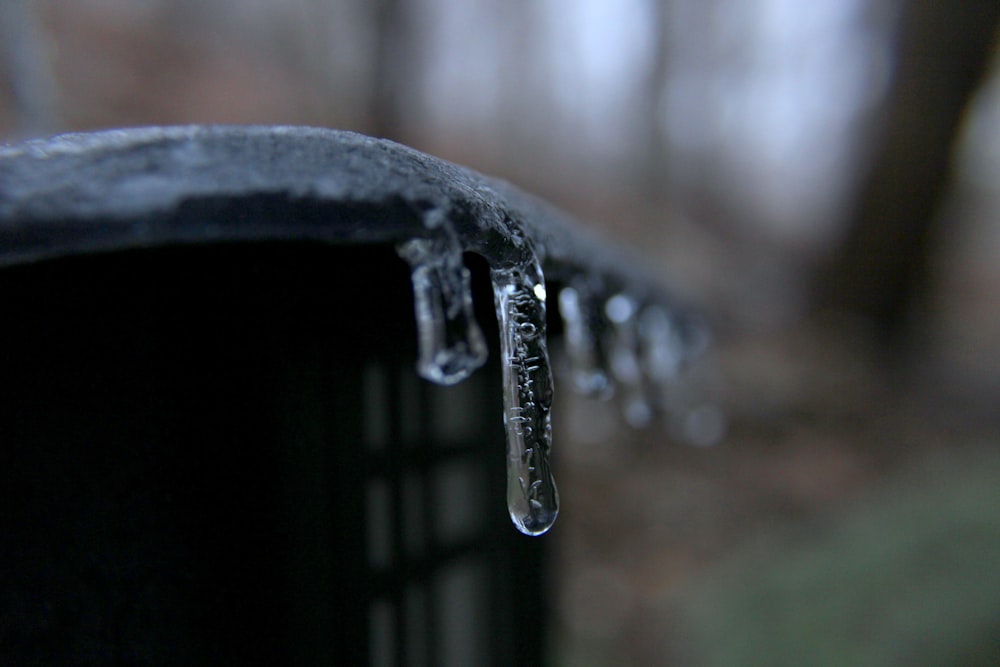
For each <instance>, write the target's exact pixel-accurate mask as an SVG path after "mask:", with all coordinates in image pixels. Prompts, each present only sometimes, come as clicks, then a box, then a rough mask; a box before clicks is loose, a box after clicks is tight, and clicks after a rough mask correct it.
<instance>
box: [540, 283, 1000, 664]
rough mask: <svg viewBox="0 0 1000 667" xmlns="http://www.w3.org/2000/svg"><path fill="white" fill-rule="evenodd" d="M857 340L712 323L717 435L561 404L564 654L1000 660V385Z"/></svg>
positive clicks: (744, 660) (595, 657)
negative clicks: (722, 430)
mask: <svg viewBox="0 0 1000 667" xmlns="http://www.w3.org/2000/svg"><path fill="white" fill-rule="evenodd" d="M993 296H994V298H1000V293H994V295H993ZM862 341H863V339H857V340H851V339H850V338H848V337H845V336H844V330H843V328H834V327H830V326H823V325H822V324H821V323H817V322H812V323H804V324H802V325H800V326H797V327H793V328H791V329H789V330H788V331H785V332H784V333H781V334H777V335H775V334H770V335H766V336H760V337H748V336H742V337H740V338H739V339H738V340H733V341H730V342H728V343H725V342H724V343H723V344H722V347H721V349H720V350H719V356H720V361H719V363H720V366H721V369H722V375H723V376H724V377H725V379H726V385H727V386H726V389H725V392H724V393H725V394H726V401H727V402H728V407H729V411H730V432H729V435H728V437H727V438H726V439H725V440H724V442H722V443H721V444H719V445H718V446H716V447H714V448H711V449H704V448H693V447H690V446H685V445H679V444H676V443H673V442H670V441H669V440H668V438H667V437H666V436H665V435H663V434H662V433H660V434H658V433H657V432H656V431H655V430H648V431H616V432H615V433H613V434H610V437H607V438H593V437H589V436H587V435H586V431H585V430H584V429H586V428H587V425H586V422H587V420H586V419H585V420H584V423H583V424H581V423H580V422H579V420H577V421H574V419H573V418H572V417H570V418H569V419H568V420H567V422H566V423H568V424H569V426H567V427H566V429H565V430H566V431H570V432H568V433H566V437H565V438H561V439H560V440H559V447H560V458H559V459H558V463H559V468H558V472H559V481H560V483H561V486H560V489H561V492H562V495H563V503H564V510H563V515H562V516H561V517H560V524H559V525H558V527H557V529H556V530H555V532H556V533H559V534H560V537H559V538H557V539H558V540H559V542H558V544H559V556H558V559H557V563H558V569H559V577H558V595H557V599H558V601H559V603H558V613H557V618H558V623H559V628H560V642H559V644H558V646H557V655H558V656H559V660H558V662H557V664H566V665H582V666H587V665H595V666H596V665H613V664H650V665H653V664H656V665H660V664H663V665H673V664H692V665H761V664H767V665H804V664H809V665H846V664H865V665H940V664H962V665H996V664H1000V568H997V567H996V564H997V563H1000V528H998V527H1000V413H998V412H997V411H996V407H995V406H996V404H997V399H998V397H1000V391H998V386H997V385H993V386H987V385H984V384H983V380H982V377H980V378H979V379H978V380H976V381H975V382H972V381H969V378H968V377H967V376H965V375H961V376H956V375H954V374H949V373H947V372H943V371H941V369H937V370H934V371H927V372H926V373H924V374H923V376H921V377H914V378H912V379H911V380H908V381H906V383H905V384H903V385H900V384H898V383H896V382H894V381H890V380H887V379H886V377H885V376H884V375H882V374H881V372H880V370H879V369H880V368H881V363H880V361H879V360H878V359H877V357H876V356H875V355H874V354H873V353H874V352H875V351H874V350H873V349H872V348H870V347H867V346H866V345H865V343H863V342H862ZM984 361H985V360H984ZM996 378H997V376H995V375H994V376H993V379H994V380H996ZM563 400H564V403H563V405H562V406H560V407H561V408H562V410H563V411H569V412H571V413H572V414H574V415H582V414H585V413H590V414H591V418H592V419H593V418H594V417H593V414H594V413H595V411H596V412H597V413H598V414H600V413H601V410H600V408H598V407H596V406H595V405H594V404H593V402H591V401H588V400H586V399H577V398H570V399H565V398H564V399H563ZM576 403H580V404H582V405H574V404H576ZM564 413H565V412H563V413H561V414H564ZM603 414H604V417H605V418H610V419H614V415H613V414H610V413H609V412H608V408H605V412H604V413H603ZM574 425H576V426H578V427H580V429H581V431H580V432H575V430H574ZM560 434H561V433H560V430H559V429H557V435H560Z"/></svg>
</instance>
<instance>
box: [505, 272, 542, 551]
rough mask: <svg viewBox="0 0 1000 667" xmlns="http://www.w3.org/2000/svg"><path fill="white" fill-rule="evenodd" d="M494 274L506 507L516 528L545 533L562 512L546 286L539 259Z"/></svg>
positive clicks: (533, 533)
mask: <svg viewBox="0 0 1000 667" xmlns="http://www.w3.org/2000/svg"><path fill="white" fill-rule="evenodd" d="M492 275H493V294H494V300H495V303H496V309H497V320H498V322H499V325H500V352H501V367H502V371H503V401H504V426H505V428H506V429H507V508H508V510H509V511H510V518H511V520H512V521H513V522H514V525H515V526H517V529H518V530H520V531H521V532H522V533H524V534H526V535H541V534H542V533H544V532H545V531H547V530H548V529H549V528H550V527H551V526H552V523H553V522H554V521H555V520H556V516H557V515H558V514H559V492H558V491H557V490H556V484H555V480H554V479H553V478H552V471H551V469H550V466H549V450H550V448H551V446H552V427H551V423H550V416H549V411H550V408H551V406H552V371H551V368H550V366H549V355H548V351H547V349H546V339H545V298H546V294H545V284H544V282H543V278H542V271H541V268H540V267H539V266H538V262H537V261H535V260H533V261H531V262H530V263H529V264H527V265H524V266H520V267H517V268H513V269H502V270H494V271H493V272H492Z"/></svg>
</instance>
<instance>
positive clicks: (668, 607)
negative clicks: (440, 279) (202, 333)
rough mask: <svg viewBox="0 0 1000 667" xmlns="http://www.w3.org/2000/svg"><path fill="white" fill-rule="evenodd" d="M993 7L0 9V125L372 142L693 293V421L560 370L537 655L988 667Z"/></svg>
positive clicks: (579, 0) (267, 1)
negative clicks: (676, 430) (434, 159)
mask: <svg viewBox="0 0 1000 667" xmlns="http://www.w3.org/2000/svg"><path fill="white" fill-rule="evenodd" d="M998 26H1000V3H996V2H995V0H968V1H965V2H956V3H941V2H935V1H934V0H815V1H813V2H798V1H796V0H617V1H615V2H612V1H611V0H574V1H572V2H571V1H570V0H534V1H533V2H523V1H520V0H513V1H511V0H508V1H501V0H466V1H459V0H411V1H409V2H404V1H403V0H374V1H372V0H197V1H195V0H173V1H169V0H34V1H32V0H3V2H2V3H0V139H2V140H4V141H13V140H18V139H23V138H28V137H32V136H42V135H47V134H51V133H55V132H60V131H68V130H89V129H96V128H104V127H118V126H131V125H148V124H179V123H266V124H307V125H319V126H326V127H336V128H341V129H351V130H356V131H359V132H364V133H367V134H372V135H375V136H381V137H387V138H391V139H394V140H397V141H400V142H402V143H405V144H408V145H411V146H413V147H415V148H418V149H420V150H423V151H426V152H429V153H432V154H434V155H437V156H439V157H443V158H446V159H449V160H452V161H455V162H458V163H460V164H463V165H466V166H470V167H472V168H474V169H477V170H479V171H482V172H485V173H488V174H490V175H495V176H500V177H503V178H506V179H508V180H510V181H512V182H514V183H515V184H517V185H518V186H520V187H521V188H523V189H525V190H527V191H529V192H533V193H536V194H539V195H542V196H544V197H546V198H548V199H550V200H552V201H554V202H555V203H557V204H558V205H560V206H561V207H563V208H565V209H567V210H568V211H570V212H572V213H574V214H576V215H577V216H578V217H579V218H580V219H581V220H582V221H583V222H584V224H586V225H587V226H589V227H592V228H593V229H595V230H597V231H599V232H600V233H603V234H604V235H606V236H607V237H609V238H610V239H612V240H614V241H616V242H619V243H621V244H625V245H628V246H633V247H635V248H636V249H637V253H638V254H639V255H641V256H642V257H643V258H644V259H645V261H646V262H647V264H648V266H649V268H650V271H652V272H653V273H654V274H655V275H656V276H657V277H659V278H661V279H662V280H663V281H665V283H666V284H668V285H669V286H671V287H672V288H673V290H674V291H675V292H677V293H678V294H679V295H680V296H681V297H682V298H683V299H685V300H687V301H688V302H689V303H692V304H694V305H695V306H696V307H698V308H699V309H700V310H701V311H702V312H704V313H705V314H706V316H707V317H708V319H709V320H710V321H711V322H712V323H713V327H714V330H715V334H716V345H715V352H714V355H713V358H712V359H711V360H710V362H709V363H708V364H707V366H709V371H707V372H706V377H705V378H702V379H701V381H702V382H703V383H704V384H705V385H706V386H707V387H708V389H707V390H708V391H711V392H714V394H715V395H717V396H718V398H719V400H721V401H722V402H723V403H724V404H725V406H726V411H727V415H728V434H727V435H726V437H725V438H724V439H723V440H722V441H721V442H719V443H718V444H717V446H715V447H713V448H704V447H692V446H690V445H684V444H680V443H676V442H674V441H673V440H672V439H671V437H670V436H669V434H668V432H667V430H665V429H661V428H657V427H655V426H654V427H653V428H649V429H645V430H634V429H631V428H629V427H628V426H627V425H625V424H624V423H623V422H622V420H621V419H620V418H619V416H618V411H617V410H616V408H615V405H614V402H613V401H611V402H607V403H601V402H595V401H590V400H586V399H581V398H576V397H573V396H571V395H568V394H569V392H568V391H562V392H559V396H558V399H557V401H558V405H557V406H556V409H557V412H556V416H555V418H554V421H555V428H556V438H557V440H556V447H557V449H558V452H557V457H558V458H557V473H558V478H559V481H560V488H561V492H562V495H563V513H562V517H561V518H560V520H559V523H558V524H557V526H556V528H555V529H554V530H553V531H552V533H551V534H550V535H548V536H546V537H545V538H543V539H546V540H550V542H551V547H552V549H553V551H554V554H553V556H554V558H553V562H552V574H553V577H552V583H553V597H552V600H553V604H552V609H551V614H552V627H553V628H554V633H553V637H552V654H553V661H554V662H555V664H565V665H584V666H587V665H595V666H596V665H612V664H614V665H618V664H649V665H661V664H662V665H671V664H693V665H701V664H705V665H739V664H748V665H749V664H758V665H759V664H770V665H803V664H830V665H844V664H868V665H903V664H906V665H914V664H925V665H940V664H963V665H998V664H1000V567H998V563H1000V455H998V445H1000V414H998V411H997V409H996V403H997V401H998V398H1000V305H998V303H1000V223H998V216H1000V79H998V77H997V74H996V72H997V60H998V56H997V49H996V45H997V35H998ZM498 414H499V413H498Z"/></svg>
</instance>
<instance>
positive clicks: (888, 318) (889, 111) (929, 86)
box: [818, 0, 1000, 352]
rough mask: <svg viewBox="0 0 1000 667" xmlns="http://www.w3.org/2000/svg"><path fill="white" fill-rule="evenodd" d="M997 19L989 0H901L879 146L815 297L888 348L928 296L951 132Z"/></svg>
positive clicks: (980, 74) (901, 343) (977, 79)
mask: <svg viewBox="0 0 1000 667" xmlns="http://www.w3.org/2000/svg"><path fill="white" fill-rule="evenodd" d="M998 23H1000V2H997V0H962V1H961V2H942V1H941V0H907V1H906V2H904V6H903V13H902V17H901V23H900V26H899V32H898V38H897V50H896V57H897V66H896V73H895V79H894V81H893V83H892V87H891V89H890V92H889V95H888V99H887V101H886V106H885V111H884V115H883V118H882V121H883V123H884V130H883V132H884V134H883V135H882V144H881V145H880V146H879V147H878V148H877V149H876V152H875V156H874V162H873V166H872V169H871V172H870V173H869V174H868V176H867V181H866V182H865V183H864V185H863V187H862V188H861V190H860V192H859V196H858V200H857V202H856V204H855V208H854V214H853V220H852V222H851V225H850V227H849V229H848V232H847V235H846V238H845V240H844V242H843V244H842V246H841V247H840V248H839V249H838V250H837V251H836V252H835V253H834V256H833V257H832V258H831V261H830V263H829V265H828V267H827V272H826V274H825V276H824V277H823V285H822V290H823V291H822V293H821V295H820V299H819V301H820V303H819V304H818V305H819V306H820V307H824V308H828V309H834V310H839V311H842V312H847V313H850V314H853V315H857V316H860V317H861V318H862V319H864V320H866V321H868V322H870V323H871V324H873V325H874V330H875V332H876V333H877V335H879V336H880V337H881V342H882V343H883V344H885V345H887V346H889V347H890V348H892V349H895V350H897V351H902V352H905V351H906V350H905V348H906V345H907V344H908V343H909V342H910V341H909V340H908V339H909V338H910V337H911V336H912V335H913V334H914V333H915V331H914V325H916V324H918V320H919V316H920V315H921V313H922V306H923V304H924V302H925V300H926V298H927V294H928V291H929V287H930V285H929V283H930V275H929V274H930V266H931V259H932V256H933V253H934V252H935V250H936V247H935V246H936V241H937V240H938V230H937V229H936V228H935V227H936V225H937V223H938V221H939V212H940V211H939V209H940V205H941V203H942V200H943V199H944V196H945V195H946V193H947V189H948V186H949V184H950V179H951V177H952V171H953V170H952V163H953V151H954V148H955V144H956V139H957V137H958V136H959V132H960V129H961V125H962V120H963V117H964V114H965V111H966V109H967V107H968V106H969V102H970V100H971V98H972V97H973V95H974V93H975V92H976V90H977V88H978V86H979V84H980V83H981V81H982V80H983V79H984V75H985V73H986V71H987V69H988V66H989V64H990V61H991V56H992V54H993V50H994V44H995V39H996V32H997V26H998Z"/></svg>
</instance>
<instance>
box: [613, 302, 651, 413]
mask: <svg viewBox="0 0 1000 667" xmlns="http://www.w3.org/2000/svg"><path fill="white" fill-rule="evenodd" d="M604 310H605V313H606V314H607V316H608V320H610V321H611V325H612V328H613V331H614V335H613V340H612V343H611V353H610V366H611V374H612V375H613V376H614V378H615V380H616V381H617V383H618V386H619V387H621V401H622V411H623V412H624V416H625V421H627V422H628V423H629V424H630V425H631V426H634V427H636V428H641V427H643V426H646V425H648V424H649V422H650V421H651V420H652V418H653V408H652V406H651V405H650V404H649V401H648V400H647V398H646V392H645V388H644V387H643V378H642V363H641V360H640V357H639V338H638V332H637V322H636V320H637V313H638V310H639V306H638V304H637V302H636V300H635V299H634V298H632V297H630V296H627V295H625V294H616V295H615V296H613V297H611V298H610V299H608V301H607V303H606V304H605V306H604Z"/></svg>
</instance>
